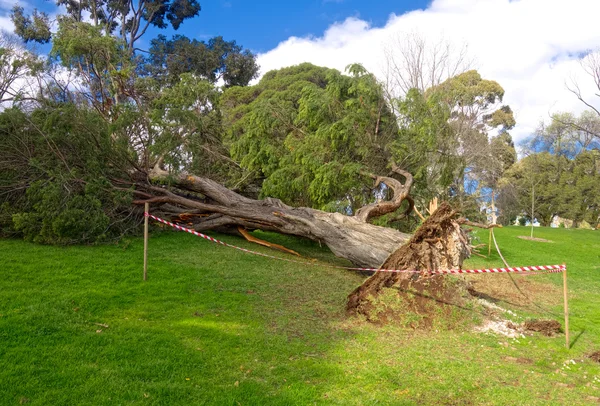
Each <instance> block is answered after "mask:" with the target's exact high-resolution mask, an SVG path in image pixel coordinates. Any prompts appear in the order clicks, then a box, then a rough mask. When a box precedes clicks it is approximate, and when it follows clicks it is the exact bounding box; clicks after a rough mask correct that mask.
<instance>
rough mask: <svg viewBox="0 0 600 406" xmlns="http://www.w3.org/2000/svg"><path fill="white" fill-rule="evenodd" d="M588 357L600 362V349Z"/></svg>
mask: <svg viewBox="0 0 600 406" xmlns="http://www.w3.org/2000/svg"><path fill="white" fill-rule="evenodd" d="M588 358H589V359H591V360H592V361H595V362H600V351H596V352H593V353H591V354H590V355H588Z"/></svg>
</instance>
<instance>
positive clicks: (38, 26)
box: [10, 5, 52, 44]
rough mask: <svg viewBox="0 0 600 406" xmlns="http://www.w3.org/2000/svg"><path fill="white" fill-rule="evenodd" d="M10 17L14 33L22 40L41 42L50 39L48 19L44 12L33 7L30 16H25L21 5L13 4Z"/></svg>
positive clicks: (43, 42)
mask: <svg viewBox="0 0 600 406" xmlns="http://www.w3.org/2000/svg"><path fill="white" fill-rule="evenodd" d="M10 18H11V20H12V22H13V24H14V25H15V34H17V35H18V36H19V37H21V38H23V41H25V42H32V41H33V42H39V43H42V44H45V43H47V42H49V41H50V38H51V36H52V33H51V32H50V19H49V18H48V15H47V14H46V13H43V12H40V11H38V10H37V9H34V10H33V14H32V15H31V16H26V15H25V14H24V9H23V7H21V6H18V5H15V6H14V7H13V9H12V11H11V16H10Z"/></svg>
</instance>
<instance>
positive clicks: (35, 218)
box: [0, 105, 134, 244]
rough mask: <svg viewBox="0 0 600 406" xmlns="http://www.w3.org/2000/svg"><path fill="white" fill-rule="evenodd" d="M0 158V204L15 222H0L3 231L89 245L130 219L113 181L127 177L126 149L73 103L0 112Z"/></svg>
mask: <svg viewBox="0 0 600 406" xmlns="http://www.w3.org/2000/svg"><path fill="white" fill-rule="evenodd" d="M0 158H1V159H0V161H2V162H3V164H2V166H1V167H0V174H2V175H1V176H0V190H4V191H5V193H2V196H1V200H0V204H2V205H3V207H5V208H6V209H7V211H8V212H9V213H10V217H11V218H12V220H13V225H12V226H11V225H10V224H9V223H8V221H7V219H6V218H4V219H0V221H1V222H2V223H3V224H2V228H3V229H4V231H5V233H10V232H11V231H17V232H19V233H20V234H21V235H23V236H24V237H25V238H26V239H28V240H31V241H35V242H42V243H58V244H67V243H74V242H94V241H100V240H103V239H105V238H108V237H114V236H118V235H120V234H122V233H123V232H125V231H126V230H127V229H128V228H129V227H131V222H132V221H134V219H133V218H130V213H131V206H130V204H131V196H130V193H129V191H128V190H127V189H124V190H119V189H117V188H115V187H113V185H112V183H111V180H112V179H113V178H125V177H126V172H125V171H126V169H125V168H127V155H126V151H120V150H119V149H118V147H117V146H115V145H114V144H113V140H112V139H111V136H110V133H109V131H108V125H107V124H106V122H105V121H104V120H102V118H101V117H99V116H98V114H97V113H93V112H91V111H86V110H82V109H78V108H76V107H75V106H74V105H49V106H46V107H43V108H39V109H37V110H34V111H33V112H31V113H30V114H28V113H24V112H22V111H20V110H18V109H16V108H12V109H8V110H5V111H4V112H2V113H1V114H0ZM109 226H110V227H109Z"/></svg>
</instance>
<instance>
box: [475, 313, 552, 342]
mask: <svg viewBox="0 0 600 406" xmlns="http://www.w3.org/2000/svg"><path fill="white" fill-rule="evenodd" d="M475 331H477V332H480V333H495V334H498V335H503V336H506V337H509V338H519V337H525V335H531V334H532V333H534V332H535V333H541V334H543V335H545V336H548V337H554V336H555V335H557V334H558V333H560V331H561V325H560V323H559V322H558V321H556V320H527V321H525V322H523V323H513V322H512V321H509V320H503V319H500V318H497V317H496V318H495V319H489V320H486V321H485V322H484V323H483V324H482V325H481V326H477V327H475Z"/></svg>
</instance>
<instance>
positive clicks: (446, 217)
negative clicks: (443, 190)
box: [134, 165, 469, 309]
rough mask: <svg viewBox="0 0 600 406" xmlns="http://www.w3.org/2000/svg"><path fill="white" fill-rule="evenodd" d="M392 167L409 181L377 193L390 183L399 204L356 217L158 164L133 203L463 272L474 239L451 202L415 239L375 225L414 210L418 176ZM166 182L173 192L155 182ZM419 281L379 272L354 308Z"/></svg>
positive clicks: (359, 258)
mask: <svg viewBox="0 0 600 406" xmlns="http://www.w3.org/2000/svg"><path fill="white" fill-rule="evenodd" d="M392 169H393V173H395V174H399V175H402V176H403V177H404V178H405V181H404V183H401V182H400V181H398V180H397V179H394V178H392V177H391V176H374V175H372V177H373V178H374V180H375V187H378V186H379V185H381V184H382V183H384V184H385V185H386V186H387V187H388V188H390V189H391V190H392V191H393V193H394V194H393V198H392V199H391V200H389V201H380V202H376V203H372V204H369V205H366V206H364V207H362V208H361V209H359V210H358V211H357V212H356V214H355V215H354V216H346V215H343V214H340V213H329V212H324V211H321V210H316V209H312V208H308V207H291V206H288V205H286V204H284V203H283V202H281V201H280V200H279V199H272V198H267V199H264V200H255V199H251V198H248V197H245V196H242V195H240V194H238V193H236V192H234V191H232V190H229V189H227V188H226V187H224V186H222V185H220V184H219V183H217V182H215V181H212V180H210V179H208V178H204V177H199V176H194V175H191V174H188V173H181V174H178V175H176V176H172V175H170V174H169V173H168V172H167V171H165V170H164V169H161V168H160V167H159V165H157V166H155V167H154V169H153V170H152V171H151V172H150V173H149V176H148V178H149V179H150V180H152V182H151V183H146V184H138V185H137V192H136V193H137V194H138V195H139V196H142V197H144V198H143V199H138V200H136V201H135V202H134V203H136V204H140V205H141V204H144V203H146V202H148V203H151V204H152V205H153V206H154V211H155V212H157V213H159V214H160V215H162V216H165V217H169V218H170V219H172V220H177V219H180V218H184V219H186V220H187V221H190V220H192V221H191V225H190V227H191V228H193V229H195V230H196V231H206V230H218V231H225V232H237V230H238V228H239V227H243V228H244V229H246V230H250V231H251V230H256V229H261V230H267V231H275V232H278V233H283V234H290V235H295V236H301V237H305V238H309V239H311V240H313V241H318V242H319V243H322V244H325V245H327V247H329V248H330V249H331V251H332V252H333V253H334V254H335V255H336V256H338V257H342V258H346V259H348V260H349V261H351V262H352V263H353V264H355V265H357V266H362V267H372V268H376V267H379V266H382V267H383V268H393V269H411V270H417V271H433V270H436V269H448V268H453V267H460V266H461V265H462V261H463V259H464V258H465V257H466V256H468V254H469V250H468V241H467V238H466V236H465V233H464V231H463V230H461V228H460V226H459V224H458V222H457V221H455V217H456V212H454V211H453V210H452V209H451V208H450V206H449V205H448V204H442V205H441V206H440V208H439V209H438V210H437V211H436V212H434V213H433V215H432V216H431V217H429V218H428V219H427V220H426V221H425V223H424V224H423V225H422V226H421V227H420V228H419V229H418V230H417V232H416V233H415V234H414V235H413V236H411V235H409V234H405V233H402V232H400V231H398V230H395V229H392V228H388V227H381V226H377V225H374V224H371V223H369V220H371V219H372V218H375V217H378V216H381V215H384V214H389V213H393V212H395V211H397V210H398V209H399V208H400V207H401V205H402V204H403V202H404V201H405V200H406V201H408V207H407V208H406V209H405V210H404V215H407V214H408V213H409V212H410V211H412V209H413V206H414V204H413V201H412V199H411V198H410V188H411V186H412V182H413V178H412V175H411V174H410V173H408V172H406V171H404V170H402V169H400V168H398V167H396V166H395V165H394V166H393V168H392ZM167 180H168V181H169V184H170V186H169V187H166V186H157V185H156V184H155V183H156V182H165V181H167ZM419 276H420V274H418V273H413V274H408V273H377V274H375V275H374V276H372V277H371V278H369V279H368V280H367V281H366V282H365V284H363V285H362V286H361V287H360V288H358V289H357V290H356V291H355V292H354V293H353V294H352V295H351V296H350V301H349V305H348V306H349V309H350V308H358V307H360V303H361V302H363V301H364V299H365V298H366V297H367V296H368V295H376V294H377V293H378V291H379V290H380V288H381V287H382V286H391V285H393V284H395V283H398V282H399V281H400V280H402V279H406V278H412V279H417V278H419Z"/></svg>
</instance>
